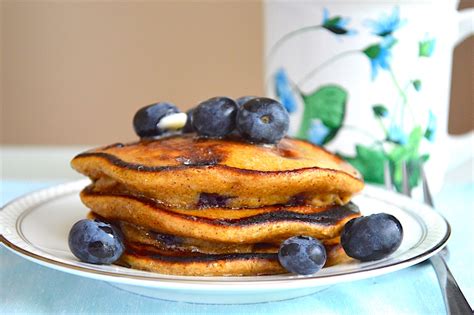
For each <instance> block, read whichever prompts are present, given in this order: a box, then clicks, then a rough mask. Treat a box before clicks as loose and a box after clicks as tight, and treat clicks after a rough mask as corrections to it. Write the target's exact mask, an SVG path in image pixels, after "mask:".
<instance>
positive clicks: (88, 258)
mask: <svg viewBox="0 0 474 315" xmlns="http://www.w3.org/2000/svg"><path fill="white" fill-rule="evenodd" d="M68 243H69V249H70V250H71V252H72V253H73V254H74V256H76V257H77V258H78V259H79V260H81V261H83V262H87V263H92V264H111V263H114V262H115V261H117V260H118V259H119V258H120V256H121V255H122V254H123V252H124V250H125V247H124V245H123V236H122V233H121V231H120V230H119V229H118V228H116V227H115V226H113V225H111V224H109V223H105V222H102V221H99V220H87V219H84V220H80V221H78V222H76V223H75V224H74V225H73V226H72V228H71V231H70V232H69V238H68Z"/></svg>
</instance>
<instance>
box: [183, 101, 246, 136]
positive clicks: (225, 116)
mask: <svg viewBox="0 0 474 315" xmlns="http://www.w3.org/2000/svg"><path fill="white" fill-rule="evenodd" d="M236 113H237V104H236V103H235V102H234V101H233V100H231V99H230V98H227V97H214V98H211V99H208V100H207V101H204V102H202V103H201V104H199V105H198V106H197V107H196V109H195V110H194V112H193V118H192V124H193V127H194V129H195V130H196V132H197V133H198V134H199V135H201V136H206V137H223V136H226V135H228V134H229V133H231V132H232V131H233V130H234V129H235V115H236Z"/></svg>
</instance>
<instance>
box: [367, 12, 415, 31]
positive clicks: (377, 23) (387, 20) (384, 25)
mask: <svg viewBox="0 0 474 315" xmlns="http://www.w3.org/2000/svg"><path fill="white" fill-rule="evenodd" d="M405 24H406V20H401V19H400V8H399V7H394V8H393V11H392V13H391V14H390V15H389V14H385V13H383V14H382V15H381V16H380V17H379V19H378V20H367V21H365V25H366V26H367V27H369V28H371V29H372V33H373V34H375V35H378V36H382V37H385V36H389V35H392V33H393V32H395V31H396V30H398V29H399V28H400V27H402V26H403V25H405Z"/></svg>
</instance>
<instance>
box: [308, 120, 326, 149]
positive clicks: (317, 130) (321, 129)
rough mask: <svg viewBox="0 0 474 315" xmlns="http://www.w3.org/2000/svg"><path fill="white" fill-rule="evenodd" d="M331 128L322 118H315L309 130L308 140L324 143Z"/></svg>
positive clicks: (319, 143)
mask: <svg viewBox="0 0 474 315" xmlns="http://www.w3.org/2000/svg"><path fill="white" fill-rule="evenodd" d="M329 132H330V130H329V128H328V127H326V125H324V124H323V122H322V121H321V120H320V119H313V121H312V122H311V127H310V128H309V130H308V140H309V141H311V142H312V143H315V144H318V145H322V144H323V143H324V140H325V139H326V137H327V136H328V135H329Z"/></svg>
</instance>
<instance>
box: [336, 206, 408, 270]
mask: <svg viewBox="0 0 474 315" xmlns="http://www.w3.org/2000/svg"><path fill="white" fill-rule="evenodd" d="M402 240H403V228H402V225H401V223H400V221H398V219H397V218H395V217H394V216H393V215H390V214H386V213H377V214H372V215H369V216H366V217H359V218H354V219H352V220H350V221H349V222H347V223H346V225H345V226H344V229H343V231H342V233H341V245H342V247H343V248H344V251H345V252H346V254H347V255H348V256H350V257H352V258H355V259H358V260H360V261H373V260H379V259H382V258H385V257H387V256H389V255H390V254H392V253H393V252H395V251H396V250H397V249H398V247H400V244H401V243H402Z"/></svg>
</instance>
